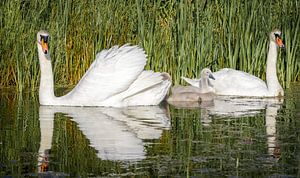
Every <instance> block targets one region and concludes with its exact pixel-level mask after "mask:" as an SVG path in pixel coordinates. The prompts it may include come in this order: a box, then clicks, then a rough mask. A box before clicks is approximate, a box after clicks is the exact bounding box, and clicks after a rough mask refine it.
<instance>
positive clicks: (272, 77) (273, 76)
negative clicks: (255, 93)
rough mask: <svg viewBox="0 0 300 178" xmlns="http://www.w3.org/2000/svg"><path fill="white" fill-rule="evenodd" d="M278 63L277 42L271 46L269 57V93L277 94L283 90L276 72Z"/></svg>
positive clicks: (267, 75)
mask: <svg viewBox="0 0 300 178" xmlns="http://www.w3.org/2000/svg"><path fill="white" fill-rule="evenodd" d="M276 63H277V46H276V44H275V42H273V41H271V42H270V46H269V53H268V57H267V73H266V80H267V87H268V91H269V93H272V94H273V93H276V92H278V91H279V90H282V87H281V85H280V83H279V81H278V78H277V70H276Z"/></svg>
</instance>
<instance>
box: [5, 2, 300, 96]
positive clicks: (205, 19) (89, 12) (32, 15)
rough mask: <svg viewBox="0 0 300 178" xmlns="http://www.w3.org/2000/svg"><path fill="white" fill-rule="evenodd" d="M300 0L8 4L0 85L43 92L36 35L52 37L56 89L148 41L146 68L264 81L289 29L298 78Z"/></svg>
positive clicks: (290, 71)
mask: <svg viewBox="0 0 300 178" xmlns="http://www.w3.org/2000/svg"><path fill="white" fill-rule="evenodd" d="M299 9H300V1H299V0H282V1H273V0H266V1H259V0H253V1H245V0H243V1H236V0H234V1H226V0H215V1H210V0H203V1H191V0H176V1H175V0H170V1H159V0H154V1H143V0H128V1H114V0H102V1H100V0H89V1H78V0H75V1H71V0H65V1H61V0H58V1H54V0H50V1H48V0H39V1H18V0H10V1H1V2H0V19H1V20H0V27H1V28H0V39H1V40H0V87H11V86H13V87H15V88H16V89H17V90H19V91H22V90H23V89H25V88H30V89H31V90H36V88H37V87H38V85H39V75H40V72H39V63H38V57H37V49H36V33H37V31H39V30H40V29H46V30H48V31H49V32H50V34H51V41H50V53H51V57H52V64H53V69H54V75H55V76H54V77H55V84H56V86H72V85H75V84H76V83H77V82H78V81H79V80H80V78H81V77H82V75H83V74H84V73H85V71H86V70H87V69H88V68H89V66H90V64H91V63H92V62H93V60H94V58H95V55H96V53H97V52H99V51H100V50H102V49H105V48H109V47H111V46H113V45H122V44H125V43H131V44H137V45H140V46H142V47H143V48H144V49H145V51H146V53H147V54H148V59H149V60H148V63H147V66H146V68H147V69H152V70H155V71H165V72H168V73H170V74H171V76H172V79H173V82H174V83H181V82H182V81H181V80H180V76H186V77H198V75H199V73H200V70H201V69H202V68H203V67H209V68H211V69H212V70H213V71H216V70H218V69H220V68H223V67H231V68H235V69H239V70H243V71H245V72H248V73H251V74H253V75H256V76H258V77H260V78H262V79H265V70H266V68H265V66H266V65H265V64H266V56H267V51H268V41H269V37H268V34H269V32H270V31H271V30H272V29H273V28H279V29H281V30H282V31H283V38H284V40H285V44H286V49H285V50H280V54H279V59H278V67H277V69H278V75H279V79H280V82H281V83H282V84H283V85H284V86H285V87H289V84H290V83H291V82H295V81H299V73H300V64H299V59H300V53H299V46H300V42H299V41H300V35H299V33H300V29H299V26H300V18H299V17H300V10H299Z"/></svg>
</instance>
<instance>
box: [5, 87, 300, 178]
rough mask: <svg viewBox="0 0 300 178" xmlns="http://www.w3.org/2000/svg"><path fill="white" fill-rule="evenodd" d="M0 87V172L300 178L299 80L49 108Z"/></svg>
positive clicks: (27, 95)
mask: <svg viewBox="0 0 300 178" xmlns="http://www.w3.org/2000/svg"><path fill="white" fill-rule="evenodd" d="M0 92H1V95H0V123H1V125H0V133H1V135H0V152H1V157H0V176H8V177H10V176H12V177H25V176H33V177H34V176H57V177H95V176H116V177H120V176H127V177H136V176H139V177H158V176H170V177H300V84H296V85H294V86H293V87H292V88H291V89H289V90H287V91H286V96H285V97H284V99H264V100H261V99H246V98H239V99H237V98H217V99H216V100H215V102H214V103H206V104H202V105H201V106H200V107H196V108H186V107H190V106H187V105H183V104H182V103H181V105H182V106H180V107H179V108H178V107H175V106H171V105H167V104H165V105H162V106H160V107H134V108H122V109H116V108H101V107H45V106H39V104H38V100H37V95H36V94H35V93H23V94H22V95H17V94H15V93H13V92H11V91H6V90H1V91H0ZM181 107H185V108H181Z"/></svg>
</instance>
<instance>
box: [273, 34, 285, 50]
mask: <svg viewBox="0 0 300 178" xmlns="http://www.w3.org/2000/svg"><path fill="white" fill-rule="evenodd" d="M275 41H276V44H277V45H278V46H279V47H280V48H284V44H283V41H282V39H281V38H280V37H279V36H277V37H276V40H275Z"/></svg>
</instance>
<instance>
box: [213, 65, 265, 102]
mask: <svg viewBox="0 0 300 178" xmlns="http://www.w3.org/2000/svg"><path fill="white" fill-rule="evenodd" d="M213 75H214V76H215V77H216V80H210V82H211V83H212V85H213V87H214V88H215V90H216V94H218V95H232V94H233V93H234V95H240V96H255V95H257V93H259V94H261V95H264V94H267V92H268V91H267V86H266V84H265V82H264V81H262V80H261V79H259V78H258V77H255V76H253V75H250V74H248V73H246V72H242V71H239V70H234V69H228V68H224V69H222V70H220V71H217V72H214V73H213Z"/></svg>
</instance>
